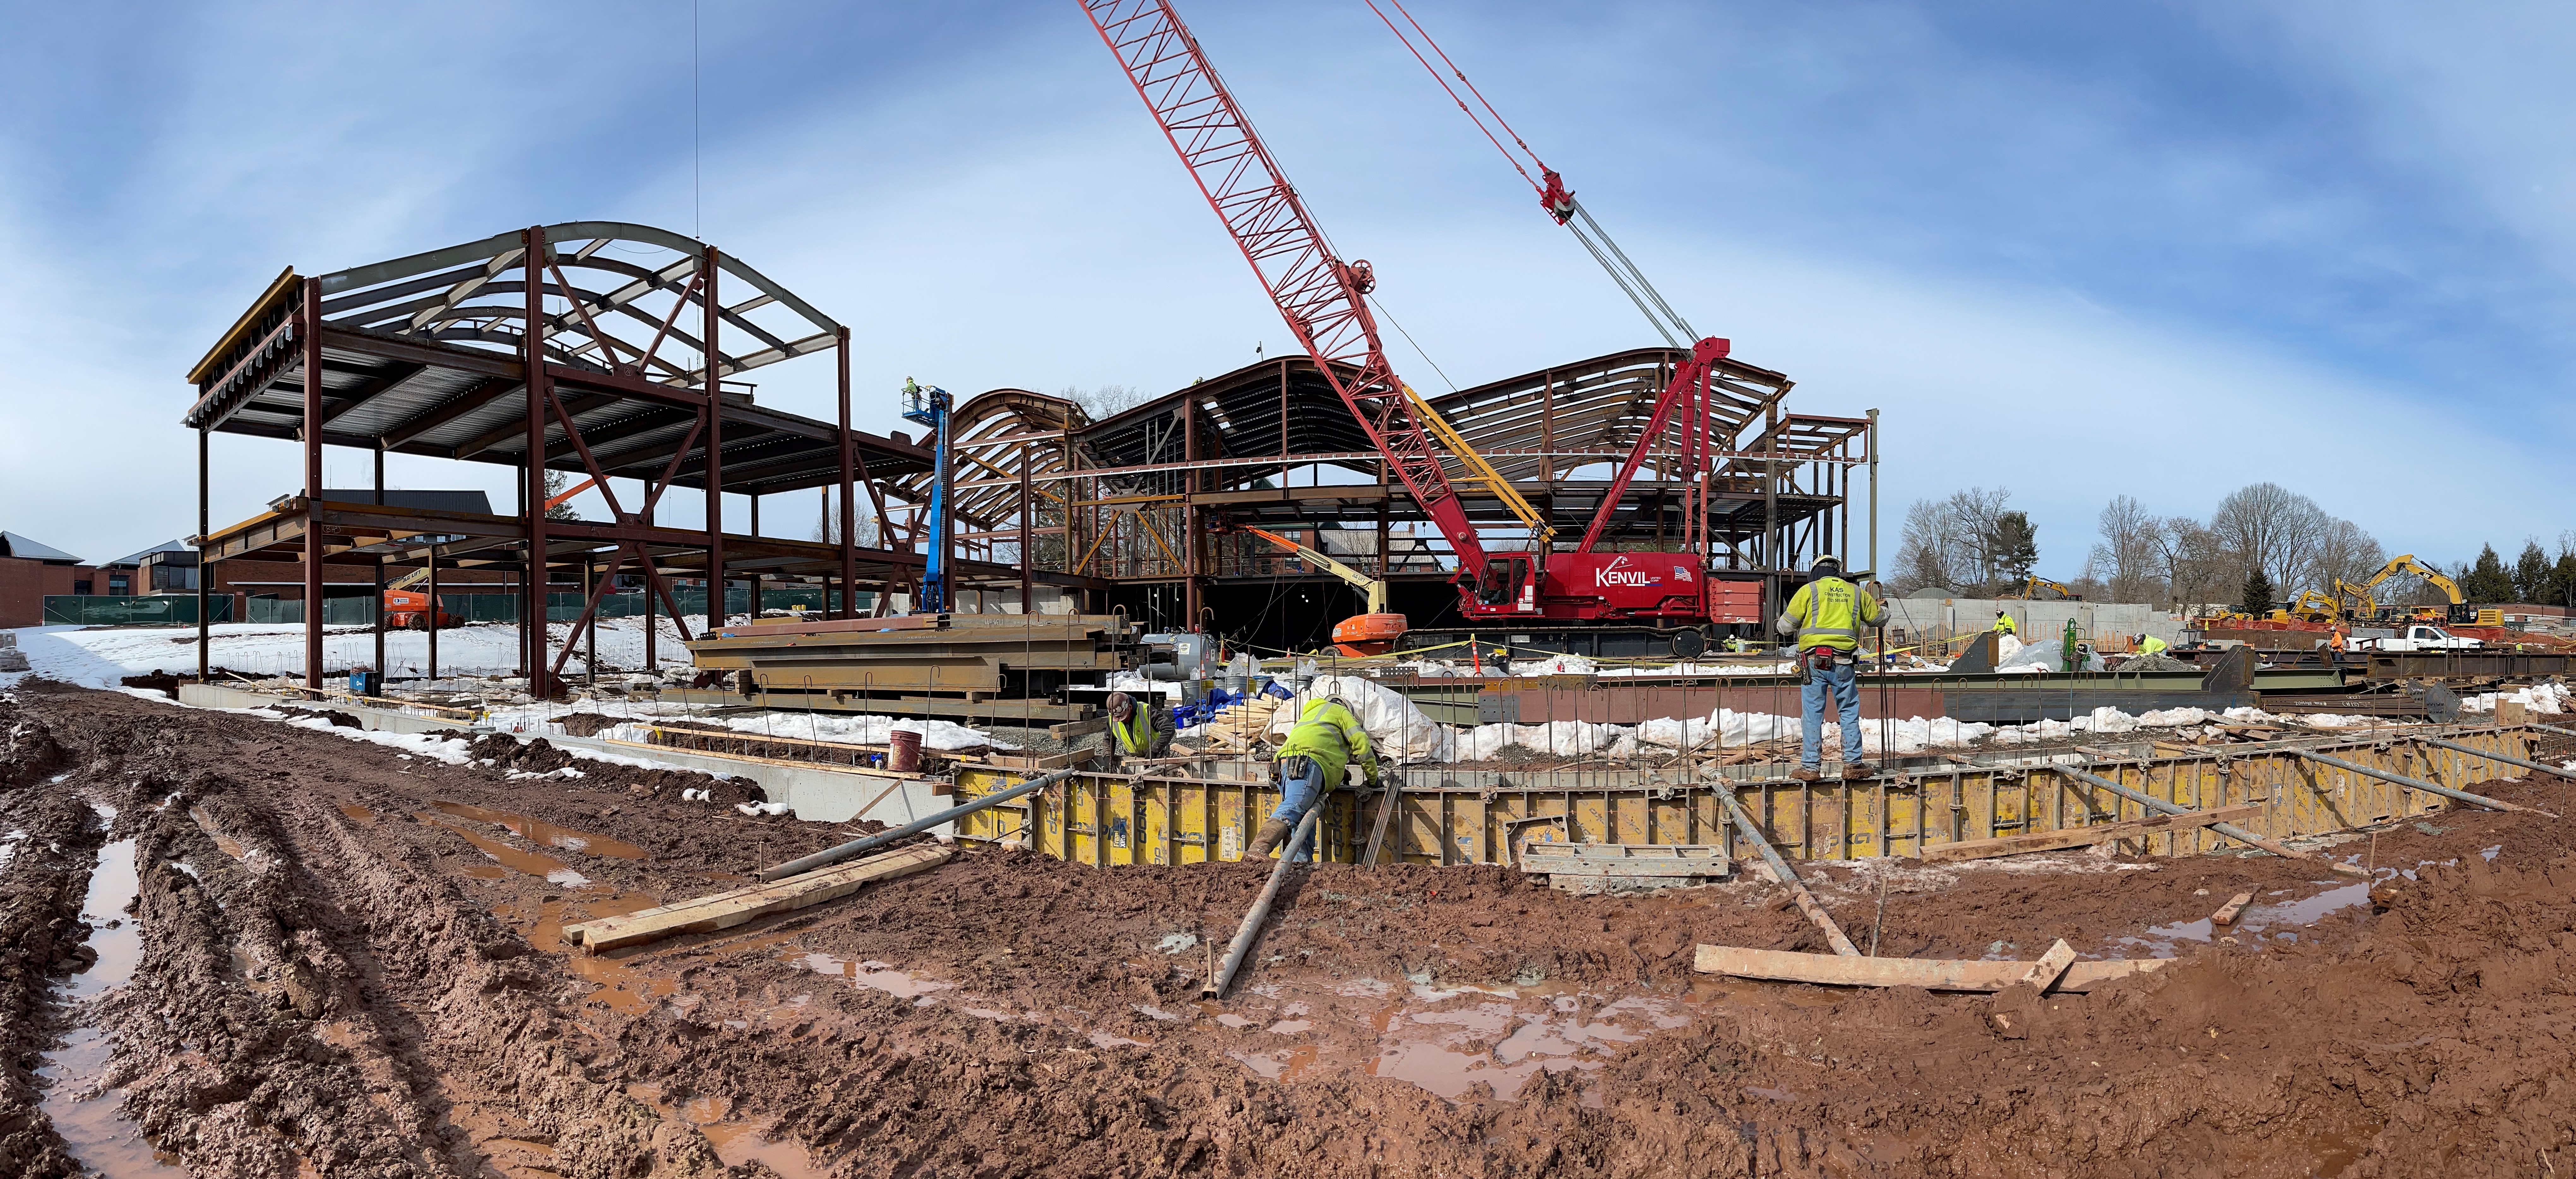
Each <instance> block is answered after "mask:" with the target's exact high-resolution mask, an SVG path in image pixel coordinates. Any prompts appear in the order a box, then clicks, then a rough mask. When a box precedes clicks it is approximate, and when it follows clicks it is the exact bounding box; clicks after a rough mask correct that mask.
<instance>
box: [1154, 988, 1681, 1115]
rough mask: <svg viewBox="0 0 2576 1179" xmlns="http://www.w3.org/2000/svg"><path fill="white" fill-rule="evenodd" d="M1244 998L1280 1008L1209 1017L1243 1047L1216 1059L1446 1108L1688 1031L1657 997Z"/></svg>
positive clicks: (1367, 992) (1470, 993) (1366, 991)
mask: <svg viewBox="0 0 2576 1179" xmlns="http://www.w3.org/2000/svg"><path fill="white" fill-rule="evenodd" d="M1255 994H1256V995H1258V996H1260V997H1266V998H1271V999H1274V1000H1286V1001H1285V1002H1278V1003H1276V1004H1274V1005H1271V1006H1270V1007H1269V1008H1268V1009H1267V1010H1264V1011H1260V1012H1259V1013H1258V1014H1248V1013H1247V1011H1248V1010H1250V1009H1252V1008H1253V1007H1255V1004H1253V1003H1242V1004H1237V1006H1239V1007H1243V1008H1246V1009H1247V1010H1239V1011H1219V1012H1212V1013H1210V1014H1212V1015H1213V1018H1214V1022H1215V1023H1217V1024H1218V1025H1219V1026H1222V1027H1226V1028H1230V1029H1234V1030H1235V1031H1237V1032H1238V1033H1240V1034H1241V1035H1243V1036H1244V1037H1245V1038H1246V1039H1247V1040H1248V1041H1249V1042H1248V1043H1247V1044H1245V1045H1244V1046H1243V1047H1242V1048H1239V1049H1236V1050H1232V1051H1229V1052H1227V1053H1226V1055H1227V1056H1229V1057H1231V1058H1232V1059H1233V1060H1234V1061H1235V1062H1236V1063H1239V1064H1241V1065H1243V1066H1244V1067H1245V1068H1247V1069H1250V1070H1251V1071H1252V1072H1254V1073H1255V1074H1258V1075H1259V1076H1261V1077H1263V1078H1264V1079H1267V1080H1273V1081H1296V1080H1299V1079H1301V1078H1304V1077H1307V1076H1325V1075H1335V1074H1346V1073H1359V1074H1363V1075H1366V1076H1372V1077H1383V1078H1385V1079H1387V1080H1393V1081H1403V1082H1405V1083H1407V1084H1410V1085H1414V1086H1416V1087H1419V1088H1421V1089H1424V1090H1426V1091H1428V1092H1431V1093H1433V1094H1436V1095H1438V1096H1440V1097H1441V1098H1443V1099H1445V1100H1448V1101H1452V1102H1455V1101H1460V1100H1463V1099H1466V1098H1467V1097H1469V1096H1471V1095H1472V1092H1473V1090H1475V1088H1476V1087H1477V1086H1478V1085H1484V1086H1488V1087H1490V1089H1491V1091H1492V1094H1493V1097H1494V1099H1495V1100H1498V1101H1505V1102H1509V1101H1512V1100H1514V1099H1516V1098H1517V1097H1518V1096H1519V1094H1520V1091H1521V1089H1522V1087H1523V1086H1525V1085H1526V1084H1528V1082H1529V1080H1530V1078H1532V1077H1534V1076H1536V1075H1538V1074H1539V1073H1540V1072H1541V1071H1546V1072H1569V1071H1584V1072H1589V1071H1592V1070H1596V1069H1599V1068H1602V1067H1603V1066H1605V1065H1607V1064H1608V1063H1610V1061H1612V1060H1613V1059H1615V1058H1616V1057H1617V1056H1618V1054H1619V1052H1620V1050H1621V1048H1622V1047H1623V1046H1625V1045H1629V1044H1635V1043H1638V1042H1640V1041H1643V1040H1646V1039H1648V1038H1650V1037H1652V1036H1654V1035H1656V1034H1657V1033H1659V1032H1666V1031H1672V1030H1675V1029H1679V1028H1683V1027H1687V1026H1689V1025H1690V1024H1691V1022H1692V1017H1691V1015H1690V1014H1689V1013H1688V1012H1687V1011H1685V1010H1684V1009H1683V1007H1682V1005H1681V1003H1679V1002H1677V1001H1675V1000H1674V999H1671V998H1667V997H1664V996H1656V995H1631V996H1626V997H1621V998H1616V999H1613V998H1611V997H1610V996H1608V995H1603V994H1596V993H1591V992H1585V991H1576V990H1561V989H1557V988H1550V987H1543V986H1542V987H1532V988H1512V987H1506V988H1497V989H1493V990H1480V989H1473V988H1469V989H1458V990H1435V989H1433V988H1430V987H1424V986H1417V987H1415V988H1413V990H1412V992H1411V993H1410V994H1396V993H1395V992H1394V991H1393V988H1390V987H1386V986H1383V985H1367V984H1351V985H1346V986H1343V987H1340V988H1337V989H1336V990H1334V991H1332V992H1327V993H1318V994H1304V993H1296V994H1294V996H1293V997H1292V992H1290V991H1287V990H1279V989H1273V988H1260V989H1258V990H1257V991H1256V992H1255ZM1389 996H1393V997H1392V998H1389ZM1252 997H1253V996H1247V998H1252ZM1203 1010H1204V1008H1203Z"/></svg>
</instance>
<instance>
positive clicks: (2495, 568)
mask: <svg viewBox="0 0 2576 1179" xmlns="http://www.w3.org/2000/svg"><path fill="white" fill-rule="evenodd" d="M2459 582H2460V596H2461V597H2464V598H2467V599H2468V600H2469V604H2470V605H2473V606H2492V605H2495V604H2497V603H2500V602H2510V601H2512V600H2513V574H2510V573H2507V572H2505V568H2504V558H2502V557H2499V556H2497V555H2496V551H2495V546H2494V545H2487V546H2485V547H2483V548H2481V549H2479V550H2478V559H2477V562H2476V563H2475V564H2472V565H2470V566H2469V572H2468V576H2466V577H2462V578H2460V579H2459Z"/></svg>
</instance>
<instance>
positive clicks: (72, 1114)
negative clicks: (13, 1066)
mask: <svg viewBox="0 0 2576 1179" xmlns="http://www.w3.org/2000/svg"><path fill="white" fill-rule="evenodd" d="M105 815H106V817H107V818H113V817H114V815H115V812H114V811H112V810H111V811H107V812H105ZM141 892H142V882H141V878H140V877H139V876H138V874H137V873H136V870H135V866H134V841H133V840H131V839H120V840H117V841H116V842H114V843H111V844H108V845H107V846H106V847H103V848H100V849H99V853H98V867H97V868H96V869H95V870H93V871H92V872H91V873H90V878H89V894H88V896H86V897H85V898H83V899H82V901H81V920H82V921H84V922H87V923H88V924H89V926H90V935H89V941H88V943H87V944H88V945H89V948H90V949H92V950H94V951H96V952H97V954H98V958H97V960H96V961H94V962H92V963H90V966H89V968H88V969H87V970H84V971H82V972H80V973H79V974H75V975H73V976H72V979H71V982H70V984H69V985H68V986H67V987H66V988H65V989H64V990H63V991H62V993H61V994H62V998H63V999H64V1001H65V1002H66V1003H75V1004H76V1003H80V1002H83V1001H85V1000H88V999H92V998H95V997H97V996H99V995H102V994H105V993H107V992H108V991H112V990H114V989H116V988H118V987H121V986H124V985H125V984H126V983H127V982H128V981H129V980H131V979H132V978H133V977H134V968H135V966H136V965H138V964H140V963H141V962H142V961H143V929H142V927H141V925H140V924H139V923H137V922H136V921H135V919H134V918H133V917H131V916H129V915H127V913H126V912H125V908H126V906H127V905H129V904H132V903H133V902H134V900H135V898H136V897H137V896H138V895H139V894H140V893H141ZM114 1047H115V1041H113V1040H111V1039H109V1038H108V1034H107V1032H106V1031H105V1030H104V1029H102V1028H99V1027H97V1026H94V1025H89V1024H83V1025H82V1026H80V1027H77V1028H74V1029H72V1030H71V1031H70V1032H69V1033H67V1034H65V1035H64V1036H63V1046H62V1047H61V1048H58V1049H55V1050H54V1051H52V1052H48V1053H46V1054H45V1063H44V1065H43V1066H42V1067H40V1068H38V1069H37V1070H36V1075H37V1076H38V1077H41V1078H43V1080H44V1086H45V1088H44V1094H45V1096H44V1100H43V1103H42V1107H43V1109H44V1112H45V1116H46V1117H48V1118H51V1119H52V1120H53V1123H54V1129H55V1130H56V1131H57V1132H58V1133H60V1134H61V1135H62V1136H63V1144H64V1146H66V1147H67V1148H69V1149H70V1151H71V1154H72V1157H73V1158H75V1159H78V1160H80V1162H81V1163H82V1165H84V1166H86V1167H88V1168H89V1169H91V1170H94V1171H97V1172H98V1173H100V1174H103V1175H107V1176H110V1177H111V1179H130V1177H157V1176H172V1177H178V1176H183V1175H185V1172H183V1171H181V1170H179V1169H178V1168H177V1167H175V1166H172V1165H171V1164H172V1163H174V1162H176V1161H177V1160H176V1159H175V1158H173V1157H172V1156H170V1155H167V1154H163V1153H161V1152H160V1151H157V1150H154V1149H153V1148H152V1144H151V1143H150V1142H148V1141H146V1140H145V1139H144V1138H143V1134H142V1132H141V1131H140V1130H138V1129H136V1128H135V1125H134V1123H133V1122H130V1121H128V1120H126V1118H125V1114H124V1110H123V1108H122V1105H121V1101H120V1098H119V1097H118V1095H117V1093H116V1091H115V1090H108V1091H105V1092H101V1093H96V1094H92V1093H90V1090H91V1089H93V1088H94V1087H96V1086H97V1084H98V1083H99V1078H100V1075H101V1074H102V1073H104V1072H105V1071H106V1069H107V1062H108V1055H109V1053H110V1051H111V1050H112V1049H113V1048H114Z"/></svg>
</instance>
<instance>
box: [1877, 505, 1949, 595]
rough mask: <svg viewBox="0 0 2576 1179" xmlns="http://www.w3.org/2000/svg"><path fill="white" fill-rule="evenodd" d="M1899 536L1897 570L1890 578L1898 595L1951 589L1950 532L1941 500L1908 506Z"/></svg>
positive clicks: (1890, 582)
mask: <svg viewBox="0 0 2576 1179" xmlns="http://www.w3.org/2000/svg"><path fill="white" fill-rule="evenodd" d="M1898 536H1899V539H1898V541H1897V543H1896V569H1895V571H1894V576H1892V577H1890V578H1889V579H1888V582H1889V584H1890V585H1892V586H1893V587H1894V588H1895V589H1896V591H1897V592H1898V593H1913V592H1914V591H1916V590H1922V589H1949V588H1952V586H1953V582H1952V581H1951V575H1952V570H1953V565H1954V563H1953V561H1952V559H1951V554H1950V549H1949V529H1948V525H1947V523H1946V522H1945V521H1944V520H1943V518H1942V514H1941V504H1940V502H1939V501H1937V500H1928V499H1918V500H1916V501H1914V502H1913V503H1912V504H1910V505H1908V506H1907V507H1906V509H1905V525H1904V527H1903V529H1902V530H1901V531H1900V532H1899V534H1898Z"/></svg>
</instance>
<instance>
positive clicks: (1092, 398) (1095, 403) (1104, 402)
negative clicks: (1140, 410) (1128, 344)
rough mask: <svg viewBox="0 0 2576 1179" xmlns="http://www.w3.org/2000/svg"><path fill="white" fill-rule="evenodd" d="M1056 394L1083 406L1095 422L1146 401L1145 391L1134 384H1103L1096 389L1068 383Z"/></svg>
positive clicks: (1083, 409) (1083, 410)
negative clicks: (1081, 387)
mask: <svg viewBox="0 0 2576 1179" xmlns="http://www.w3.org/2000/svg"><path fill="white" fill-rule="evenodd" d="M1056 396H1058V397H1062V398H1064V399H1065V400H1067V401H1070V402H1072V403H1074V404H1075V405H1079V406H1081V407H1082V412H1084V413H1086V414H1089V415H1091V420H1092V421H1095V422H1097V421H1101V420H1103V419H1105V418H1110V417H1114V416H1116V415H1117V414H1119V413H1121V412H1123V411H1126V410H1130V409H1134V408H1136V407H1137V406H1139V405H1142V404H1144V403H1145V401H1146V395H1145V391H1144V390H1142V389H1139V388H1136V387H1135V386H1132V385H1102V386H1100V387H1098V388H1096V389H1080V388H1076V387H1074V386H1072V385H1067V386H1065V387H1064V390H1063V391H1062V392H1060V393H1058V394H1056Z"/></svg>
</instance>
